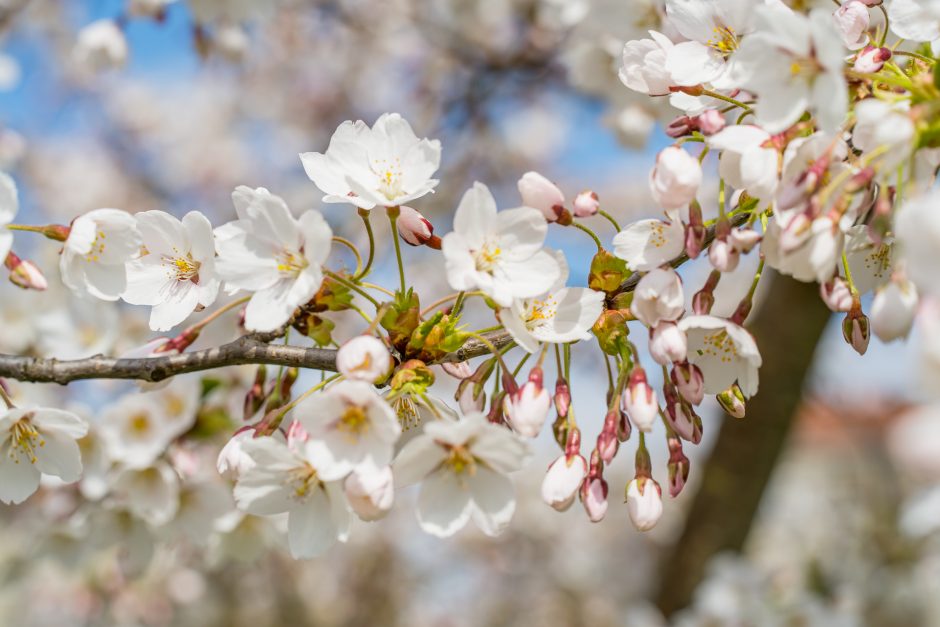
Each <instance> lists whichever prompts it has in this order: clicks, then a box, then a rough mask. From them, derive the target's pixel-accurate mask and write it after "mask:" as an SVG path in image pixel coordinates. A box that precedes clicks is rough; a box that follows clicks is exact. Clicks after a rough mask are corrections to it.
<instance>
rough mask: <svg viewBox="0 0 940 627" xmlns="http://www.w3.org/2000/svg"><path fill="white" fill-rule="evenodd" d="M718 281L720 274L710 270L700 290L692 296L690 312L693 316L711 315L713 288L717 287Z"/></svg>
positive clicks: (713, 299)
mask: <svg viewBox="0 0 940 627" xmlns="http://www.w3.org/2000/svg"><path fill="white" fill-rule="evenodd" d="M720 280H721V272H719V271H718V270H712V272H711V274H709V275H708V279H707V280H706V281H705V285H703V286H702V289H700V290H699V291H697V292H696V293H695V295H694V296H692V311H693V312H694V313H695V315H697V316H706V315H708V314H709V313H711V310H712V307H714V306H715V294H714V292H715V288H716V287H718V281H720Z"/></svg>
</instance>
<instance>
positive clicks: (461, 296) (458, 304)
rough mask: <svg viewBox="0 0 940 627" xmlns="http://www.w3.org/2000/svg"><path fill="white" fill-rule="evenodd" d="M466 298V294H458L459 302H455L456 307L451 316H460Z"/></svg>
mask: <svg viewBox="0 0 940 627" xmlns="http://www.w3.org/2000/svg"><path fill="white" fill-rule="evenodd" d="M466 297H467V293H466V292H462V291H461V292H458V293H457V300H455V301H454V306H453V308H451V310H450V315H451V316H452V317H454V318H456V317H457V316H459V315H460V310H461V309H463V301H464V299H466Z"/></svg>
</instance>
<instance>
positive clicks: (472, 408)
mask: <svg viewBox="0 0 940 627" xmlns="http://www.w3.org/2000/svg"><path fill="white" fill-rule="evenodd" d="M454 400H455V401H457V404H458V405H459V406H460V411H462V412H463V413H464V414H472V413H475V412H480V411H483V408H484V407H485V406H486V391H485V390H484V388H483V385H482V384H481V383H478V382H476V381H474V380H473V378H472V377H468V378H466V379H464V380H463V381H461V382H460V384H459V385H457V392H456V394H454Z"/></svg>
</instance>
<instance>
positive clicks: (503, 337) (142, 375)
mask: <svg viewBox="0 0 940 627" xmlns="http://www.w3.org/2000/svg"><path fill="white" fill-rule="evenodd" d="M747 218H748V214H747V213H742V214H739V215H736V216H734V218H733V219H732V223H733V224H734V225H736V226H737V225H740V224H743V223H744V221H745V220H747ZM714 239H715V228H714V227H710V228H709V229H708V230H707V233H706V238H705V246H707V245H708V244H710V243H711V242H712V240H714ZM688 259H689V258H688V256H687V255H685V254H684V253H683V254H682V255H680V256H678V257H676V258H675V259H673V260H672V261H671V262H670V263H671V265H672V266H673V267H678V266H680V265H682V264H683V263H685V262H686V261H688ZM639 280H640V275H639V274H633V275H631V276H630V277H629V278H628V279H627V280H626V281H624V282H623V284H621V286H620V288H619V289H618V290H617V294H622V293H625V292H632V291H633V290H634V289H636V285H637V283H638V282H639ZM283 335H284V332H283V330H280V331H275V332H273V333H267V334H252V335H246V336H244V337H242V338H239V339H237V340H235V341H234V342H229V343H228V344H223V345H222V346H218V347H216V348H208V349H205V350H200V351H193V352H189V353H181V354H179V355H165V356H160V357H143V358H131V359H120V358H114V357H105V356H103V355H96V356H94V357H89V358H87V359H75V360H69V361H61V360H58V359H43V358H38V357H22V356H18V355H4V354H0V377H6V378H9V379H17V380H19V381H32V382H34V383H58V384H60V385H66V384H68V383H70V382H71V381H78V380H81V379H136V380H140V381H151V382H156V381H162V380H164V379H167V378H169V377H172V376H175V375H178V374H185V373H187V372H198V371H202V370H214V369H216V368H224V367H226V366H240V365H244V364H267V365H274V366H288V367H296V368H308V369H312V370H326V371H330V372H336V351H335V350H333V349H324V348H304V347H300V346H282V345H271V344H269V343H268V342H270V341H271V340H273V339H276V338H278V337H282V336H283ZM485 337H486V338H487V339H488V340H489V341H490V342H491V343H492V344H493V345H494V346H496V348H502V347H503V346H506V345H507V344H509V343H510V342H512V337H511V336H510V335H509V334H508V333H506V332H505V331H502V332H494V333H489V334H487V335H486V336H485ZM489 352H490V350H489V348H488V347H487V345H486V344H485V343H484V342H481V341H480V340H479V339H476V338H470V339H468V340H467V341H466V342H465V343H464V345H463V346H461V347H460V348H459V349H457V350H456V351H454V352H452V353H449V354H447V355H445V356H444V357H443V358H442V359H441V360H440V361H441V362H458V361H466V360H468V359H472V358H473V357H479V356H481V355H486V354H488V353H489Z"/></svg>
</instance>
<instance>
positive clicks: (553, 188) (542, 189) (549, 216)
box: [517, 172, 565, 222]
mask: <svg viewBox="0 0 940 627" xmlns="http://www.w3.org/2000/svg"><path fill="white" fill-rule="evenodd" d="M517 186H518V188H519V195H520V196H522V204H523V205H525V206H527V207H532V208H534V209H538V210H539V211H541V212H542V215H543V216H545V219H546V220H548V221H549V222H558V220H559V219H560V218H561V217H562V215H563V214H564V213H565V195H564V194H563V193H562V192H561V190H560V189H558V186H557V185H555V184H554V183H552V182H551V181H549V180H548V179H547V178H545V177H544V176H542V175H541V174H539V173H538V172H526V173H525V174H523V175H522V178H521V179H519V183H518V184H517Z"/></svg>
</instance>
